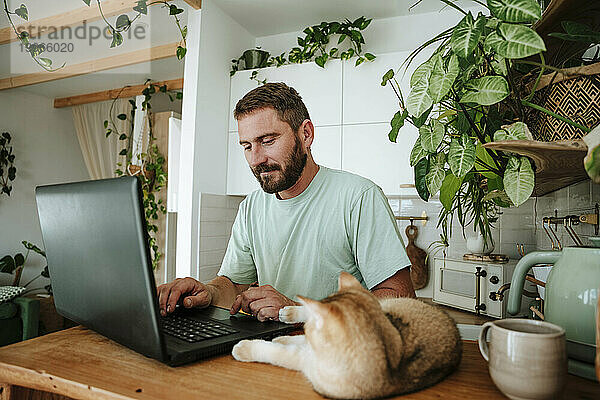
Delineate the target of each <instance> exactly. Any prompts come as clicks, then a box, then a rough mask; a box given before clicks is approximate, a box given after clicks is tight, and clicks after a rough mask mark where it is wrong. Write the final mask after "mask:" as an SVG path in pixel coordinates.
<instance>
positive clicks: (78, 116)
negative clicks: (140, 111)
mask: <svg viewBox="0 0 600 400" xmlns="http://www.w3.org/2000/svg"><path fill="white" fill-rule="evenodd" d="M111 106H112V120H113V121H114V122H115V124H116V128H117V129H115V127H114V126H112V123H111V122H110V121H111V118H110V117H109V114H110V113H111V111H110V110H111ZM130 112H131V104H130V103H129V100H128V99H118V100H116V101H114V106H113V100H109V101H102V102H96V103H90V104H82V105H78V106H73V122H74V123H75V131H76V132H77V139H79V145H80V146H81V152H82V154H83V160H84V162H85V165H86V167H87V170H88V173H89V174H90V178H91V179H104V178H112V177H114V176H116V174H115V170H116V169H117V168H118V167H117V163H119V162H121V163H122V164H123V166H122V167H120V169H121V170H122V171H125V167H126V166H125V165H124V162H125V156H119V152H120V151H121V149H123V148H124V146H125V143H126V141H123V140H119V134H120V133H125V134H126V135H128V136H129V135H130V133H131V126H130V122H129V121H121V120H120V119H118V118H117V115H119V114H125V115H127V117H128V118H129V117H130ZM105 120H108V121H109V128H112V130H113V133H112V134H111V135H110V136H109V137H106V129H105V128H104V121H105ZM117 131H118V132H119V133H116V132H117Z"/></svg>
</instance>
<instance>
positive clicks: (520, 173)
mask: <svg viewBox="0 0 600 400" xmlns="http://www.w3.org/2000/svg"><path fill="white" fill-rule="evenodd" d="M503 183H504V190H505V191H506V194H507V195H508V197H509V198H510V200H511V201H512V202H513V203H514V205H515V206H517V207H518V206H520V205H521V204H523V203H524V202H525V201H526V200H527V199H528V198H529V197H530V196H531V194H532V193H533V187H534V185H535V175H534V173H533V168H532V167H531V162H530V161H529V159H528V158H527V157H518V156H510V158H509V159H508V164H507V166H506V170H505V171H504V179H503Z"/></svg>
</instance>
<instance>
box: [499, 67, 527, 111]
mask: <svg viewBox="0 0 600 400" xmlns="http://www.w3.org/2000/svg"><path fill="white" fill-rule="evenodd" d="M504 63H505V64H506V71H507V73H506V77H507V78H508V86H509V87H510V92H511V93H512V97H513V100H514V101H515V103H516V104H517V108H518V110H519V117H520V118H521V121H523V120H524V119H525V113H524V112H523V107H522V106H521V102H520V101H519V94H518V93H517V89H516V86H515V82H514V81H513V76H512V73H511V70H510V63H509V62H508V59H507V58H505V59H504Z"/></svg>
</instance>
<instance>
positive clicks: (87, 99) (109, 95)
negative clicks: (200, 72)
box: [54, 78, 183, 108]
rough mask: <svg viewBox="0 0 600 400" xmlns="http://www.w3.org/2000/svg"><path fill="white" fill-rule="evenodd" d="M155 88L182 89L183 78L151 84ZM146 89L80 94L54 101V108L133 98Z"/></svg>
mask: <svg viewBox="0 0 600 400" xmlns="http://www.w3.org/2000/svg"><path fill="white" fill-rule="evenodd" d="M152 83H154V84H155V85H157V86H163V85H167V90H181V89H183V78H179V79H171V80H169V81H162V82H152ZM147 87H148V84H146V85H135V86H127V87H125V88H120V89H110V90H104V91H102V92H96V93H87V94H81V95H78V96H70V97H63V98H59V99H54V108H63V107H70V106H76V105H79V104H88V103H95V102H97V101H107V100H114V99H117V98H123V97H134V96H138V95H140V94H142V90H144V89H145V88H147Z"/></svg>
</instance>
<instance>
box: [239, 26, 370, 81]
mask: <svg viewBox="0 0 600 400" xmlns="http://www.w3.org/2000/svg"><path fill="white" fill-rule="evenodd" d="M371 21H372V19H366V18H365V17H364V16H363V17H360V18H357V19H356V20H354V21H350V20H348V19H346V20H344V21H343V22H321V23H320V24H319V25H313V26H309V27H307V28H306V29H304V31H302V32H303V33H304V37H298V38H297V42H298V46H297V47H293V48H292V49H291V50H290V51H289V53H288V55H287V59H286V53H285V52H283V53H281V54H280V55H278V56H274V57H270V58H269V55H270V53H268V52H266V51H264V50H261V49H260V47H257V48H256V49H250V50H246V51H245V52H244V53H243V54H242V56H241V57H240V58H238V59H234V60H231V63H232V65H231V71H230V72H229V74H230V75H231V76H233V75H235V73H236V72H237V71H238V70H240V62H243V63H244V68H243V69H251V68H264V67H270V66H273V65H275V66H277V67H280V66H282V65H286V64H301V63H304V62H313V61H314V63H315V64H317V65H318V66H319V67H321V68H325V64H326V63H327V61H328V60H330V59H341V60H349V59H350V58H352V57H354V56H356V57H357V58H356V61H355V63H354V65H355V66H359V65H360V64H362V63H363V62H365V61H373V60H374V59H375V56H374V55H373V54H371V53H364V54H363V45H364V44H365V39H364V37H363V34H362V31H363V30H365V29H366V28H367V27H368V26H369V24H370V23H371ZM332 39H337V43H336V44H335V45H334V47H331V46H330V43H331V42H332ZM346 43H349V47H348V48H347V49H346V50H340V46H342V45H344V44H346ZM256 77H257V71H253V72H252V75H251V76H250V79H254V80H257V81H258V82H259V83H266V80H264V81H260V80H258V79H256Z"/></svg>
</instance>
